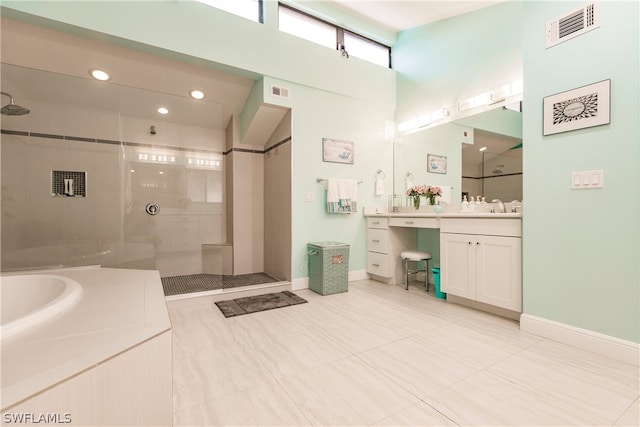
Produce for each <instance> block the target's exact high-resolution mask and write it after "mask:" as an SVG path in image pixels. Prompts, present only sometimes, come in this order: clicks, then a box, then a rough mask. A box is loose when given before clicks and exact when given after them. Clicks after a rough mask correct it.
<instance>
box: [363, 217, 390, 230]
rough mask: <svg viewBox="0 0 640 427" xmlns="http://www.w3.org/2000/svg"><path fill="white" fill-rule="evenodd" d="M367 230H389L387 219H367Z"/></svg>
mask: <svg viewBox="0 0 640 427" xmlns="http://www.w3.org/2000/svg"><path fill="white" fill-rule="evenodd" d="M367 228H384V229H385V230H386V229H387V228H389V219H388V218H375V217H373V218H367Z"/></svg>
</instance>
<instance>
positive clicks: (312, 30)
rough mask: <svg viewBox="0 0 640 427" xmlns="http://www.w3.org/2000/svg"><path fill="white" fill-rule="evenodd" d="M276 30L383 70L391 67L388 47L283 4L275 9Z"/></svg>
mask: <svg viewBox="0 0 640 427" xmlns="http://www.w3.org/2000/svg"><path fill="white" fill-rule="evenodd" d="M278 17H279V23H278V26H279V29H280V31H283V32H285V33H289V34H292V35H294V36H296V37H300V38H303V39H306V40H309V41H311V42H314V43H317V44H319V45H322V46H325V47H328V48H331V49H337V50H341V51H342V52H343V55H345V56H351V55H353V56H355V57H357V58H360V59H364V60H366V61H369V62H372V63H374V64H377V65H381V66H383V67H391V48H390V47H389V46H385V45H383V44H382V43H378V42H376V41H373V40H370V39H368V38H366V37H363V36H361V35H358V34H356V33H353V32H351V31H348V30H346V29H344V28H342V27H339V26H337V25H334V24H330V23H328V22H326V21H323V20H321V19H319V18H316V17H314V16H311V15H309V14H307V13H304V12H301V11H299V10H296V9H293V8H291V7H289V6H285V5H283V4H280V5H279V8H278Z"/></svg>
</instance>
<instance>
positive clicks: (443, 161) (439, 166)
mask: <svg viewBox="0 0 640 427" xmlns="http://www.w3.org/2000/svg"><path fill="white" fill-rule="evenodd" d="M427 172H431V173H442V174H446V173H447V156H438V155H436V154H427Z"/></svg>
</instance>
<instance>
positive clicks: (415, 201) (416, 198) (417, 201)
mask: <svg viewBox="0 0 640 427" xmlns="http://www.w3.org/2000/svg"><path fill="white" fill-rule="evenodd" d="M413 207H414V208H416V210H418V209H420V196H413Z"/></svg>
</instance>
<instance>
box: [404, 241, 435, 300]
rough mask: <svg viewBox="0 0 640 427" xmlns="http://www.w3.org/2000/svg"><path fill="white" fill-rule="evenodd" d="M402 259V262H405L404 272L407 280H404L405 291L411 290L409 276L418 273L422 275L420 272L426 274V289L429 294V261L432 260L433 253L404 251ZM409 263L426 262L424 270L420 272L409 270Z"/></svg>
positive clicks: (418, 270)
mask: <svg viewBox="0 0 640 427" xmlns="http://www.w3.org/2000/svg"><path fill="white" fill-rule="evenodd" d="M400 258H401V259H402V261H403V262H404V272H405V279H404V283H405V289H407V290H408V289H409V275H410V274H416V273H420V272H424V282H425V283H424V284H425V287H426V289H427V292H429V260H430V259H431V253H430V252H425V251H418V250H416V251H402V252H400ZM409 262H418V263H419V262H424V270H420V269H416V270H410V269H409Z"/></svg>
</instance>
